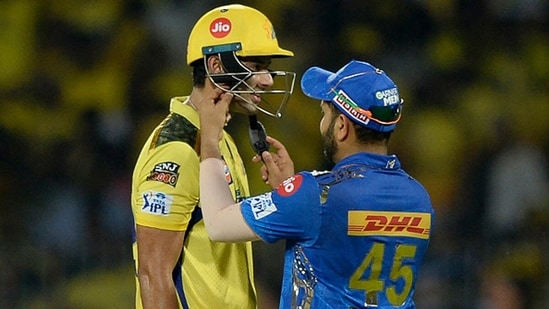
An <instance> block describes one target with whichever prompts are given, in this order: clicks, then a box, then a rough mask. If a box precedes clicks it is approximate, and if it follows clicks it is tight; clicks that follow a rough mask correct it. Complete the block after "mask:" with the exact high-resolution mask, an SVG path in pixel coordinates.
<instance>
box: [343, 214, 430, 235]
mask: <svg viewBox="0 0 549 309" xmlns="http://www.w3.org/2000/svg"><path fill="white" fill-rule="evenodd" d="M430 229H431V214H430V213H419V212H388V211H363V210H352V211H349V213H348V226H347V235H349V236H373V235H382V236H407V237H416V238H423V239H429V232H430Z"/></svg>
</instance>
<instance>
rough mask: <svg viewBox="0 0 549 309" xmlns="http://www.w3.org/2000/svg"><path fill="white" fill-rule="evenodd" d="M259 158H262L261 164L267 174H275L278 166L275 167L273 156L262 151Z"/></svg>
mask: <svg viewBox="0 0 549 309" xmlns="http://www.w3.org/2000/svg"><path fill="white" fill-rule="evenodd" d="M261 157H262V158H263V162H264V164H265V167H266V169H267V172H268V173H273V172H276V170H277V169H278V166H277V165H276V162H275V159H274V157H273V155H272V154H271V153H270V152H268V151H264V152H263V153H262V154H261Z"/></svg>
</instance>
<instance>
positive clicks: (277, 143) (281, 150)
mask: <svg viewBox="0 0 549 309" xmlns="http://www.w3.org/2000/svg"><path fill="white" fill-rule="evenodd" d="M266 140H267V142H268V143H269V144H271V145H272V146H273V147H274V148H275V149H276V153H277V154H278V155H279V156H281V157H288V156H289V155H288V151H287V150H286V147H285V146H284V144H282V143H281V142H280V141H279V140H277V139H276V138H274V137H271V136H267V138H266Z"/></svg>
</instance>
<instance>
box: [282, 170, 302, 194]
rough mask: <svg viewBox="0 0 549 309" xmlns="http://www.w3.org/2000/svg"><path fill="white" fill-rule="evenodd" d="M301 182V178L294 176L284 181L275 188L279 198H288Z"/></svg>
mask: <svg viewBox="0 0 549 309" xmlns="http://www.w3.org/2000/svg"><path fill="white" fill-rule="evenodd" d="M302 181H303V176H301V175H299V174H298V175H294V176H292V177H290V178H288V179H286V180H284V181H283V182H282V183H281V184H280V185H279V186H278V188H277V192H278V194H280V196H284V197H288V196H290V195H292V194H294V193H295V192H296V191H297V190H299V187H301V182H302Z"/></svg>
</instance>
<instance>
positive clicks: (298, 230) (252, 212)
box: [241, 173, 320, 243]
mask: <svg viewBox="0 0 549 309" xmlns="http://www.w3.org/2000/svg"><path fill="white" fill-rule="evenodd" d="M241 212H242V215H243V217H244V219H245V220H246V222H247V224H248V225H249V226H250V228H251V229H252V230H253V231H254V232H255V233H256V234H257V235H258V236H259V237H260V238H261V239H263V240H264V241H266V242H268V243H274V242H276V241H278V240H280V239H293V240H301V241H307V240H313V239H314V238H315V236H316V235H317V234H318V229H319V227H320V191H319V189H318V184H317V182H316V180H315V178H314V177H313V176H312V175H311V174H309V173H300V174H296V175H294V176H292V177H290V178H288V179H286V180H285V181H284V182H283V183H282V184H280V185H279V186H278V188H277V189H275V190H274V191H272V192H268V193H265V194H262V195H258V196H254V197H250V198H248V199H246V200H244V201H243V202H242V204H241Z"/></svg>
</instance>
